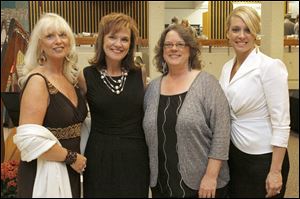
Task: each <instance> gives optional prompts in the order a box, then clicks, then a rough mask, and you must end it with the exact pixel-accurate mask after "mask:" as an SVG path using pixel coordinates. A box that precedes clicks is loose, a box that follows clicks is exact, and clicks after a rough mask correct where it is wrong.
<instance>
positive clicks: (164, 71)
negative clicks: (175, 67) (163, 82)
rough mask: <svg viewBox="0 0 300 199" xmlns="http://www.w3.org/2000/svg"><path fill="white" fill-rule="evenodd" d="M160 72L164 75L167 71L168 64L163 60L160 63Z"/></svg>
mask: <svg viewBox="0 0 300 199" xmlns="http://www.w3.org/2000/svg"><path fill="white" fill-rule="evenodd" d="M162 72H163V74H164V75H166V74H167V73H168V72H169V68H168V65H167V63H166V62H165V61H163V63H162Z"/></svg>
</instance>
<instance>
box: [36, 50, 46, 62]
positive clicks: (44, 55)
mask: <svg viewBox="0 0 300 199" xmlns="http://www.w3.org/2000/svg"><path fill="white" fill-rule="evenodd" d="M46 61H47V57H46V53H45V51H44V50H42V52H41V54H40V57H39V59H38V62H39V64H40V65H43V64H44V63H45V62H46Z"/></svg>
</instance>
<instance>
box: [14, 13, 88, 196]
mask: <svg viewBox="0 0 300 199" xmlns="http://www.w3.org/2000/svg"><path fill="white" fill-rule="evenodd" d="M24 61H25V65H24V67H23V69H22V74H21V75H20V76H21V77H20V85H21V88H22V91H21V107H20V120H19V127H18V128H17V134H16V135H15V137H14V142H15V143H16V144H17V146H18V148H19V150H20V151H21V159H22V161H21V163H20V167H19V172H18V197H26V198H31V197H53V198H59V197H80V173H81V172H82V171H83V170H84V168H85V167H86V158H85V157H84V156H83V155H81V154H80V127H81V124H82V122H83V120H84V119H85V117H86V115H87V107H86V104H85V100H84V98H83V96H81V93H80V90H79V88H78V87H77V86H76V79H77V74H78V72H77V71H78V69H77V67H76V61H77V55H76V52H75V38H74V36H73V32H72V30H71V28H70V26H69V25H68V23H67V22H66V21H65V20H64V19H63V18H62V17H60V16H58V15H57V14H53V13H47V14H45V15H43V16H42V17H41V18H40V20H39V21H38V22H37V24H36V25H35V27H34V29H33V31H32V33H31V39H30V41H29V44H28V49H27V52H26V54H25V60H24Z"/></svg>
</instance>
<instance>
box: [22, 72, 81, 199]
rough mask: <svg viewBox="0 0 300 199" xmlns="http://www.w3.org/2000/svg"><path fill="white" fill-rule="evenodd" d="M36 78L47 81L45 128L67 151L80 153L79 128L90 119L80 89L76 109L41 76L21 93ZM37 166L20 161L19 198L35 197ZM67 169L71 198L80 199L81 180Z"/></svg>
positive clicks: (33, 162)
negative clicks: (34, 186) (87, 118)
mask: <svg viewBox="0 0 300 199" xmlns="http://www.w3.org/2000/svg"><path fill="white" fill-rule="evenodd" d="M34 75H39V76H41V77H43V78H44V80H45V83H46V85H47V88H48V92H49V99H50V100H49V104H48V107H47V111H46V114H45V118H44V122H43V126H44V127H46V128H47V129H49V130H50V131H51V132H52V133H53V134H54V135H55V136H56V137H57V138H58V140H59V142H60V143H61V145H62V146H63V147H64V148H66V149H69V150H72V151H76V152H78V153H80V128H81V124H82V122H83V121H84V119H85V118H86V116H87V106H86V103H85V99H84V97H83V96H82V95H81V93H80V90H79V88H78V87H77V86H75V87H74V89H75V91H76V94H77V99H78V100H77V101H78V103H77V107H75V106H74V105H73V104H72V102H71V101H70V100H69V99H68V98H67V97H66V96H65V95H64V94H63V93H61V92H60V91H59V90H58V89H57V88H55V87H54V86H53V85H52V84H51V82H49V81H48V79H47V78H46V77H45V76H43V75H42V74H40V73H34V74H31V75H30V76H29V77H28V79H27V81H26V83H25V85H24V88H23V90H22V92H23V91H24V90H25V88H26V85H27V83H28V81H29V80H30V78H31V77H32V76H34ZM21 94H22V93H21ZM36 166H37V164H36V160H33V161H31V162H23V161H21V163H20V166H19V171H18V193H17V195H18V197H26V198H31V197H32V191H33V185H34V180H35V175H36ZM67 169H68V174H69V179H70V184H71V189H72V196H73V197H77V198H78V197H80V176H79V174H78V173H77V172H76V171H74V170H73V169H72V168H71V167H70V166H69V165H68V166H67Z"/></svg>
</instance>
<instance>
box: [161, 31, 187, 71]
mask: <svg viewBox="0 0 300 199" xmlns="http://www.w3.org/2000/svg"><path fill="white" fill-rule="evenodd" d="M189 56H190V48H189V46H187V45H186V44H185V42H184V40H183V39H182V38H181V37H180V36H179V34H178V33H177V32H176V31H174V30H171V31H170V32H168V33H167V35H166V38H165V42H164V49H163V57H164V60H165V61H166V63H167V64H168V66H169V67H182V66H184V67H188V64H189Z"/></svg>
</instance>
